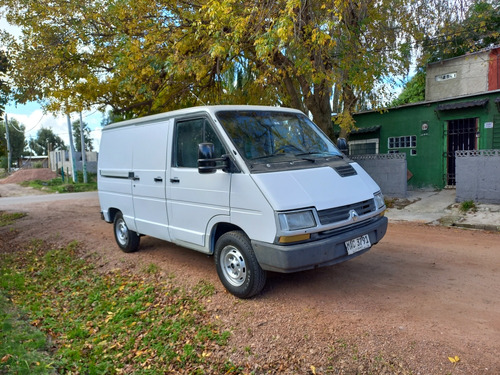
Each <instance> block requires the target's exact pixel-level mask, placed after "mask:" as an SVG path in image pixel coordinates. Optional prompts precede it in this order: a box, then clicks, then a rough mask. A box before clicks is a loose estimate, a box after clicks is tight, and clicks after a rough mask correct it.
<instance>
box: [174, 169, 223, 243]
mask: <svg viewBox="0 0 500 375" xmlns="http://www.w3.org/2000/svg"><path fill="white" fill-rule="evenodd" d="M169 182H170V189H169V197H168V214H169V219H170V233H171V236H172V241H173V242H176V243H182V244H183V245H184V246H187V244H189V243H191V244H194V245H198V246H204V247H206V249H207V252H208V251H209V250H208V241H207V238H206V236H205V234H206V231H207V223H208V222H209V221H210V220H212V219H213V218H214V217H217V216H222V217H225V218H228V217H229V188H230V185H231V174H229V173H225V172H222V171H217V172H216V173H214V174H208V175H203V174H200V173H198V169H197V168H174V167H172V168H171V173H170V180H169ZM225 220H227V219H221V221H225Z"/></svg>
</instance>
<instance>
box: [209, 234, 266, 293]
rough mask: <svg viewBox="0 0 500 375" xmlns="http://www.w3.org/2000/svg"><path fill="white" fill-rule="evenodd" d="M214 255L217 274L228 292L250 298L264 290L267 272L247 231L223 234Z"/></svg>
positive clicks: (216, 245)
mask: <svg viewBox="0 0 500 375" xmlns="http://www.w3.org/2000/svg"><path fill="white" fill-rule="evenodd" d="M214 256H215V267H216V268H217V274H218V275H219V279H220V281H221V282H222V284H223V285H224V287H225V288H226V289H227V290H228V292H230V293H231V294H233V295H235V296H236V297H239V298H250V297H253V296H255V295H256V294H258V293H260V292H261V291H262V289H263V288H264V285H265V284H266V277H267V274H266V271H264V270H263V269H262V268H261V267H260V264H259V262H258V261H257V258H256V257H255V253H254V251H253V249H252V244H251V243H250V240H249V238H248V237H247V236H246V235H245V233H243V232H241V231H233V232H227V233H225V234H223V235H222V236H221V237H220V238H219V239H218V241H217V243H216V244H215V253H214Z"/></svg>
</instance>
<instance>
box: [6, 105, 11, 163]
mask: <svg viewBox="0 0 500 375" xmlns="http://www.w3.org/2000/svg"><path fill="white" fill-rule="evenodd" d="M5 138H6V139H7V173H10V165H11V162H12V148H11V147H10V137H9V121H8V119H7V113H6V114H5Z"/></svg>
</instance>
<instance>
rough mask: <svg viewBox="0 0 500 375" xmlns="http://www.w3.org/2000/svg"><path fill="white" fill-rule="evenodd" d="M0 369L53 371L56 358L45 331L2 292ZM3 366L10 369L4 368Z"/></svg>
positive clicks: (48, 372)
mask: <svg viewBox="0 0 500 375" xmlns="http://www.w3.org/2000/svg"><path fill="white" fill-rule="evenodd" d="M0 343H1V344H2V345H0V373H1V374H4V373H11V374H51V373H55V371H54V366H55V364H54V361H53V359H52V357H51V356H50V354H49V353H48V350H49V347H48V343H47V340H46V338H45V334H43V333H42V332H41V331H39V330H38V329H36V328H34V327H32V326H31V325H30V324H29V323H28V322H27V321H26V318H25V316H24V315H23V314H21V313H20V312H19V311H18V310H17V309H15V308H14V307H13V306H12V304H11V303H10V302H9V301H8V300H7V298H6V297H5V295H3V294H2V293H0ZM4 370H8V371H5V372H4Z"/></svg>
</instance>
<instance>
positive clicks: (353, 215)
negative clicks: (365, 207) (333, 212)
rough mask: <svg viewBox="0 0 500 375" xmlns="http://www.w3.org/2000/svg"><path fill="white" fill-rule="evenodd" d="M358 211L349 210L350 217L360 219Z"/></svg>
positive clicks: (355, 219) (353, 219) (354, 219)
mask: <svg viewBox="0 0 500 375" xmlns="http://www.w3.org/2000/svg"><path fill="white" fill-rule="evenodd" d="M358 217H359V215H358V213H357V212H356V211H354V210H351V211H349V219H351V220H352V221H358Z"/></svg>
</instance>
